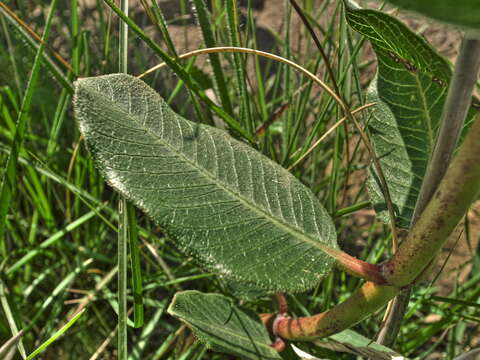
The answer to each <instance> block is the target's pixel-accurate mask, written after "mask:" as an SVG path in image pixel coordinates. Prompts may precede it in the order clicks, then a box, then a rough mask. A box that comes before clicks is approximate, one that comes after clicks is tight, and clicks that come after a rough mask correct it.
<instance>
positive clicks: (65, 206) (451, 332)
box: [0, 0, 480, 359]
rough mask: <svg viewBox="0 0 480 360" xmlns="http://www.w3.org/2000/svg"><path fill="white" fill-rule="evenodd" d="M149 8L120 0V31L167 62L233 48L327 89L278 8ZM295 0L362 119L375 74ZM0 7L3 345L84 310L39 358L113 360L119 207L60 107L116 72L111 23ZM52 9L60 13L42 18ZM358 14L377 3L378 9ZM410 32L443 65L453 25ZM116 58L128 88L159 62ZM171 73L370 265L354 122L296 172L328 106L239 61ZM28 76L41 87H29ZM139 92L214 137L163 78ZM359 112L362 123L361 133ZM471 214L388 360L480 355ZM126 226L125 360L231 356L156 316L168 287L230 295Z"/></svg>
mask: <svg viewBox="0 0 480 360" xmlns="http://www.w3.org/2000/svg"><path fill="white" fill-rule="evenodd" d="M156 3H157V2H156V1H153V0H139V1H131V9H130V17H131V18H132V19H133V20H134V21H135V23H136V24H138V26H139V27H140V28H141V29H143V31H144V32H145V34H146V36H147V37H148V39H150V40H152V41H153V42H155V43H157V44H159V45H160V46H161V48H162V49H164V50H165V51H167V52H168V53H169V54H170V55H172V56H174V55H177V54H181V53H184V52H185V51H187V50H194V49H197V48H201V47H205V44H206V45H207V46H209V47H211V46H223V45H224V46H228V45H235V46H238V45H241V46H244V47H250V48H255V49H260V50H265V51H270V52H272V53H275V54H278V55H281V56H283V57H285V58H288V59H291V60H293V61H295V62H297V63H298V64H301V65H302V66H304V67H306V68H308V69H309V70H310V71H312V72H314V73H317V74H319V75H320V76H321V77H322V78H323V79H324V80H325V81H326V82H327V83H331V82H330V80H329V77H328V75H327V73H326V71H325V69H326V67H325V63H324V61H323V60H322V57H320V56H319V53H318V50H317V49H316V47H315V44H314V42H313V40H312V37H311V36H310V34H309V33H308V31H307V29H306V28H305V27H304V26H303V25H302V23H301V21H300V19H299V17H298V16H297V14H296V13H295V12H294V11H293V10H292V8H291V7H290V5H289V2H288V1H273V0H265V1H259V0H258V1H254V0H248V1H241V2H240V5H241V6H240V7H239V8H238V17H236V18H232V17H228V16H227V13H226V11H227V10H228V9H227V8H226V7H224V4H223V1H221V0H212V1H208V3H209V5H210V7H209V11H210V12H211V15H212V16H211V17H209V18H207V17H204V16H203V15H202V10H203V9H202V8H198V4H199V2H197V1H193V2H191V1H187V0H178V1H160V2H159V4H160V7H158V6H157V5H156ZM299 3H300V5H301V6H302V7H303V9H304V14H305V16H306V17H307V18H308V19H309V21H310V22H311V24H312V25H313V26H314V29H315V31H316V33H317V34H318V36H319V39H320V41H321V42H322V46H323V48H324V50H325V52H326V55H327V58H328V59H329V62H330V63H331V64H332V67H333V72H334V75H335V77H336V79H337V81H338V83H339V88H340V91H341V94H342V96H343V98H344V99H345V100H346V102H347V104H348V105H349V106H350V107H351V109H355V108H357V107H359V106H362V105H364V104H365V97H364V94H365V88H366V85H368V82H369V81H370V80H371V78H372V77H373V75H374V63H373V62H374V57H373V55H372V53H371V51H370V50H369V48H368V47H365V46H366V45H367V44H366V42H365V41H364V40H363V39H362V38H361V37H359V36H358V35H357V34H356V33H354V32H353V31H352V30H351V29H349V28H348V27H347V24H346V23H345V20H344V17H343V14H342V11H343V10H342V6H341V2H339V1H333V0H324V1H315V0H304V1H299ZM0 5H1V7H0V26H1V28H2V31H0V47H1V48H0V49H1V50H0V69H1V70H0V86H1V87H0V164H2V169H6V166H7V157H8V154H9V153H10V152H11V151H12V149H15V146H14V145H13V144H14V141H13V139H14V134H15V129H16V123H17V119H18V118H22V119H23V121H24V122H25V124H26V127H25V129H24V132H23V136H24V141H23V143H21V147H20V148H19V149H18V151H19V156H18V164H16V166H15V177H14V181H15V191H14V193H13V195H12V196H11V200H10V201H9V200H8V196H5V194H2V199H0V202H1V206H0V208H1V209H3V208H5V207H6V210H8V212H7V213H6V217H4V218H3V219H1V218H0V221H2V222H3V221H4V223H5V227H4V229H3V231H2V233H1V234H0V236H1V238H0V304H1V307H2V312H0V344H2V343H3V342H5V341H6V340H8V339H9V338H10V337H11V336H12V333H15V332H16V329H23V330H24V336H23V340H22V343H21V346H20V348H21V349H22V348H24V349H25V350H24V351H25V353H26V354H29V353H31V352H32V351H33V350H34V349H36V348H37V347H38V346H39V345H40V344H41V343H43V342H44V341H45V340H47V339H49V338H50V337H51V336H52V335H53V334H55V332H56V331H57V330H58V329H59V328H61V327H62V326H63V325H65V324H66V323H67V322H68V320H69V319H71V318H72V316H74V314H76V313H77V312H78V311H79V310H81V309H83V308H86V312H85V313H84V314H83V315H82V316H81V317H80V319H79V320H78V321H77V322H76V324H75V325H74V326H73V327H72V328H70V329H69V331H68V332H67V333H66V335H64V336H63V337H62V338H60V339H59V340H58V341H56V342H54V343H52V344H51V345H50V346H49V347H48V348H47V349H46V351H45V352H44V353H43V354H42V355H41V356H42V357H43V358H45V359H49V358H52V359H58V358H61V359H114V358H116V356H117V354H116V351H117V350H116V346H117V345H116V344H117V341H116V332H117V315H116V312H117V309H118V304H117V298H116V292H117V281H116V278H117V274H118V266H117V259H116V255H117V237H118V235H117V232H118V223H119V217H118V212H117V204H118V203H119V199H118V196H117V195H116V193H114V192H113V191H111V189H109V188H108V186H106V185H105V183H104V182H103V180H102V179H101V178H100V176H99V174H98V173H97V172H96V171H95V168H94V166H93V163H92V160H91V158H90V156H89V155H88V153H87V152H86V150H85V148H84V146H83V144H82V140H81V139H80V137H79V133H78V130H77V128H76V125H75V119H74V118H73V114H72V109H71V96H72V82H73V81H74V79H75V78H76V77H78V76H81V77H85V76H94V75H100V74H107V73H114V72H118V68H119V65H118V52H119V48H118V47H119V45H118V44H119V39H118V38H119V35H118V22H119V20H118V18H117V16H116V15H115V14H114V13H113V12H112V11H111V10H110V8H109V7H108V6H106V5H105V4H104V3H103V2H102V1H100V0H97V1H95V0H90V1H88V0H85V1H81V0H80V1H77V0H70V1H55V0H53V1H46V0H28V1H14V0H6V1H2V3H0ZM52 5H56V8H54V10H53V11H52V12H51V13H50V16H48V14H49V12H50V10H51V9H52ZM280 5H281V6H280ZM365 5H366V6H371V7H378V6H379V3H367V4H365ZM8 9H10V10H12V11H14V14H15V16H14V14H12V13H10V12H9V10H8ZM146 9H147V10H146ZM233 11H235V9H233ZM205 21H206V22H205ZM408 23H409V24H410V25H413V26H415V27H416V28H417V29H418V30H419V31H421V32H422V33H424V34H427V35H429V36H430V38H431V39H433V40H435V39H436V37H440V41H439V40H438V39H437V42H438V43H441V44H443V45H442V46H444V48H443V49H442V48H441V49H440V50H444V53H445V55H449V56H452V55H454V54H455V48H456V46H458V42H457V38H458V37H457V36H458V35H457V31H456V30H455V29H453V28H447V29H446V30H445V29H443V30H442V31H438V29H437V28H436V26H437V25H435V26H433V27H432V26H431V24H429V23H425V22H422V23H420V24H419V23H418V22H417V20H415V19H413V20H412V17H411V16H410V15H409V16H408ZM48 24H50V25H51V29H50V33H49V34H48V36H46V38H45V42H46V44H47V45H46V46H45V50H44V55H43V56H40V57H39V56H36V55H35V54H36V53H37V52H38V48H39V46H40V44H41V41H40V40H39V39H38V38H37V37H36V36H35V34H38V35H39V36H42V34H43V33H44V32H45V29H46V28H48ZM432 29H434V30H432ZM442 37H443V38H442ZM445 44H448V45H449V46H445ZM128 55H129V56H128V72H129V73H130V74H134V75H138V74H140V73H142V72H144V71H145V70H147V69H149V68H150V67H151V66H153V65H155V64H157V63H158V62H160V60H159V59H158V57H157V56H156V54H155V52H154V51H152V49H150V48H149V46H147V45H146V43H145V42H144V41H142V40H140V39H138V38H137V37H136V36H134V35H133V34H132V35H131V36H130V38H129V46H128ZM62 59H64V60H62ZM178 64H180V65H181V66H182V67H183V68H184V69H185V70H186V71H187V72H188V74H189V75H190V76H191V77H192V78H193V79H194V80H195V81H196V82H197V83H198V84H200V86H201V92H203V93H204V94H205V95H206V96H208V97H209V98H210V99H211V100H213V101H214V102H215V103H217V104H221V105H222V108H223V109H224V111H225V112H226V113H227V114H230V115H231V116H233V117H234V118H235V119H237V120H238V121H239V122H240V123H241V125H242V126H243V128H245V129H247V131H248V135H249V136H251V137H252V138H253V139H255V140H256V142H257V143H258V149H259V151H261V152H262V153H264V154H265V155H267V156H269V157H271V158H272V159H274V160H275V161H277V162H279V163H280V164H282V165H283V166H284V167H286V168H290V167H292V166H293V168H292V172H293V174H294V175H295V176H297V177H298V178H299V179H301V180H302V181H303V182H304V183H305V184H307V185H308V186H309V187H310V188H311V189H312V190H313V191H314V192H315V193H316V194H317V195H318V197H319V198H320V199H321V201H322V203H323V204H324V205H325V207H326V208H327V210H328V211H329V212H330V213H331V214H332V215H333V216H334V217H335V220H336V227H337V230H338V232H339V242H340V245H341V247H342V248H344V249H346V251H348V252H349V253H351V254H355V255H356V256H358V257H360V258H361V259H363V260H367V261H369V262H373V263H376V262H380V261H381V260H382V259H384V258H386V257H387V256H388V255H389V254H390V252H391V239H390V238H389V236H388V234H389V228H388V227H387V226H385V225H384V224H383V223H380V222H378V221H376V220H375V218H374V216H373V211H372V210H371V207H370V204H369V202H368V197H367V194H366V189H365V183H364V179H365V175H366V174H365V172H366V171H365V169H366V168H367V166H368V165H369V160H368V154H367V152H366V149H365V148H364V147H363V146H362V145H361V144H360V141H359V136H358V133H357V132H356V130H355V128H354V126H353V125H351V124H347V125H345V126H339V127H338V128H337V129H336V130H335V131H334V132H332V134H331V135H330V136H328V137H326V138H325V139H324V140H323V141H322V142H320V143H319V145H318V146H316V147H315V149H314V150H313V151H312V152H311V153H310V154H309V156H308V157H307V158H306V159H305V160H304V161H302V162H300V163H296V161H297V160H298V159H299V157H300V156H301V155H302V154H305V153H306V152H307V151H309V150H310V149H311V148H312V146H313V144H314V142H315V140H317V139H318V138H320V136H321V135H322V134H324V133H325V132H326V130H328V129H329V128H330V127H331V126H332V125H333V124H335V123H336V122H337V121H338V120H339V119H340V118H341V117H342V114H341V112H340V111H339V110H338V108H337V107H336V106H334V103H333V101H332V100H331V98H330V97H329V96H328V95H326V94H325V93H324V92H323V91H320V90H319V89H318V87H316V86H315V85H313V84H312V83H311V82H310V80H308V79H306V78H305V77H302V76H301V75H299V74H297V73H295V72H293V70H291V68H289V67H287V66H285V65H281V64H278V63H274V62H272V61H269V60H266V59H263V58H257V57H255V56H252V55H231V54H230V55H220V56H213V57H210V58H208V57H206V56H203V57H199V58H198V59H195V58H193V59H188V60H183V61H178ZM35 68H37V69H38V70H39V73H38V81H30V82H29V78H30V74H31V73H32V69H35ZM212 74H215V75H216V76H215V77H214V76H213V75H212ZM222 75H223V82H222V80H221V77H222ZM145 81H146V82H147V83H148V84H149V85H151V86H152V87H154V88H156V89H157V90H158V91H159V93H160V94H162V95H163V96H164V97H165V99H167V100H168V102H169V103H170V104H171V105H172V107H173V108H174V109H175V110H176V111H177V112H178V113H180V114H182V115H184V116H185V117H186V118H188V119H191V120H195V121H200V122H205V123H211V124H215V125H217V126H220V127H222V126H224V123H223V122H222V121H221V119H220V118H219V117H218V116H217V115H215V113H214V111H213V109H212V107H211V106H208V105H205V103H203V102H199V101H198V99H197V98H196V97H195V95H192V93H191V92H190V91H189V90H187V88H186V87H185V86H184V83H183V82H182V81H181V80H179V78H178V77H177V76H176V75H175V74H174V73H173V72H172V71H171V70H169V69H168V68H163V69H161V70H159V71H156V72H155V73H153V74H151V75H149V76H148V77H146V78H145ZM26 100H27V102H28V101H30V100H31V106H30V109H29V111H27V112H25V113H24V114H19V112H20V109H21V107H22V102H25V101H26ZM366 114H367V113H366V112H365V116H364V117H363V121H364V122H366V121H368V116H367V115H366ZM17 132H18V130H17ZM6 171H7V170H5V171H4V172H2V177H3V176H5V174H6ZM1 215H2V214H1V213H0V216H1ZM477 218H478V217H477V216H476V215H475V214H473V215H472V217H470V218H469V220H467V221H466V222H465V225H464V228H463V231H462V232H463V237H460V234H457V236H456V237H455V239H453V245H452V248H451V249H450V250H452V249H453V248H454V245H456V244H457V240H458V239H460V240H459V242H460V243H462V242H463V243H464V245H463V248H464V249H467V250H466V251H464V253H462V254H463V255H462V256H461V257H459V258H458V260H457V261H456V262H455V263H454V264H455V266H456V268H455V269H454V271H453V272H451V274H454V275H453V277H452V276H450V277H448V278H447V280H444V281H443V282H435V280H436V279H437V275H438V274H439V273H440V271H441V270H442V269H441V268H440V267H439V268H436V269H434V274H433V276H432V277H431V280H430V281H428V282H425V283H423V284H420V285H418V286H417V288H416V289H415V292H414V294H415V295H414V296H413V298H412V302H411V304H410V307H409V310H408V312H407V316H406V318H405V322H404V326H403V327H402V330H401V333H400V335H399V338H398V340H397V347H396V350H398V351H399V352H400V353H402V354H405V355H406V356H409V357H412V358H413V357H418V358H422V359H423V358H432V359H433V358H437V357H441V358H446V359H452V358H454V356H455V355H457V354H458V353H461V352H463V351H465V350H468V349H470V348H471V347H475V346H478V345H479V343H480V338H479V337H478V333H479V330H480V329H479V321H480V307H479V305H478V298H479V293H480V288H479V287H478V286H477V284H478V280H479V277H480V272H479V271H478V270H479V267H480V252H479V251H478V248H477V249H476V248H475V247H476V244H477V242H478V232H475V231H473V230H472V226H476V223H477ZM137 224H138V231H139V240H140V264H141V272H142V276H143V303H144V312H145V316H144V318H145V324H144V326H143V327H140V328H133V327H130V328H129V333H128V344H129V357H130V358H131V359H227V358H229V357H228V356H226V355H221V354H216V353H212V352H209V351H208V350H207V349H206V348H205V347H204V346H203V345H201V344H199V343H197V342H196V341H195V339H194V338H193V337H192V335H191V333H190V332H189V330H188V329H186V328H185V326H183V325H181V324H180V323H179V322H178V321H176V320H174V319H173V318H171V317H170V316H168V315H167V314H166V313H165V310H166V307H167V305H168V303H169V302H170V300H171V298H172V296H173V294H174V293H175V292H176V291H178V290H180V289H197V290H201V291H204V292H226V293H233V289H231V288H229V286H228V284H226V283H225V282H223V281H222V280H221V279H218V278H216V277H215V276H214V274H210V273H207V272H205V271H203V270H202V269H201V268H199V267H198V266H197V265H196V264H195V263H194V262H193V261H192V260H191V259H189V258H187V257H185V256H183V255H181V254H180V253H179V252H178V251H177V250H176V249H175V248H174V247H173V246H172V244H171V243H170V242H169V241H168V240H166V239H165V238H164V237H163V235H162V233H161V231H160V229H158V228H157V227H156V226H155V225H154V224H152V223H151V222H150V220H149V219H148V218H146V217H145V216H144V215H143V214H141V213H138V214H137ZM472 224H473V225H472ZM471 234H472V236H471ZM450 269H451V267H450ZM360 283H361V280H359V279H356V278H352V277H349V276H347V275H346V274H344V273H341V272H338V271H335V272H333V273H331V274H330V275H328V276H327V277H326V278H325V279H324V280H323V281H322V283H321V284H320V285H319V286H318V288H316V289H314V290H313V291H310V292H307V293H302V294H294V295H291V294H289V295H288V300H289V304H290V309H289V310H290V311H291V312H292V314H296V315H309V314H312V313H318V312H320V311H322V310H324V309H327V308H329V307H330V306H331V305H332V304H335V303H337V302H339V301H341V300H344V299H345V298H347V297H348V296H349V295H350V294H351V293H352V292H353V291H354V290H355V289H356V288H358V286H359V285H360ZM131 288H132V287H131V286H130V284H129V289H130V290H129V292H128V293H127V295H128V300H129V305H132V304H133V295H132V292H131ZM439 289H440V290H441V293H440V294H441V296H438V294H439V293H438V290H439ZM249 306H250V307H251V308H252V309H254V310H255V311H258V312H262V311H270V310H271V309H272V301H271V299H269V298H264V299H260V300H257V301H255V302H254V303H252V304H249ZM382 315H383V314H381V313H380V314H377V315H376V316H373V317H371V318H370V319H369V320H368V321H365V322H363V323H361V324H359V325H358V326H357V327H356V330H357V331H358V332H360V333H362V334H364V335H366V336H368V337H370V338H375V335H376V334H377V332H378V330H379V326H380V324H381V320H382ZM302 348H303V349H305V350H306V351H308V352H310V353H312V354H316V355H317V356H320V357H330V358H340V357H341V356H343V357H344V358H345V359H348V358H355V357H354V356H353V355H338V354H335V353H333V352H330V351H328V350H325V349H320V348H319V347H316V346H315V345H314V344H302ZM292 358H294V357H293V356H292Z"/></svg>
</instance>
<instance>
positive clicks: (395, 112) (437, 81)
mask: <svg viewBox="0 0 480 360" xmlns="http://www.w3.org/2000/svg"><path fill="white" fill-rule="evenodd" d="M346 14H347V20H348V23H349V24H350V26H351V27H352V28H353V29H354V30H356V31H358V32H359V33H361V34H362V35H364V36H365V37H366V38H367V39H368V40H369V41H370V42H371V43H372V45H373V48H374V50H375V53H376V55H377V60H378V73H377V77H376V78H375V79H374V80H373V82H372V84H371V85H370V87H369V90H368V94H367V101H368V102H374V103H375V104H376V105H375V107H374V109H373V111H372V117H371V119H370V120H369V123H368V129H369V131H370V135H371V139H372V142H373V145H374V149H375V152H376V154H377V156H378V157H379V158H380V163H381V166H382V169H383V171H384V173H385V177H386V180H387V183H388V186H389V190H390V194H391V198H392V202H393V204H394V207H395V212H396V216H397V219H396V221H397V225H398V226H400V227H404V228H408V227H409V226H410V223H411V220H412V216H413V212H414V208H415V204H416V201H417V198H418V194H419V191H420V187H421V185H422V181H423V177H424V175H425V171H426V167H427V163H428V161H429V158H430V156H431V154H432V151H433V147H434V144H435V141H436V136H437V130H438V127H439V120H440V116H441V113H442V110H443V104H444V102H445V100H446V95H447V88H448V84H449V82H450V79H451V75H452V72H451V69H450V66H449V64H448V62H447V61H446V60H445V59H444V58H443V57H442V56H440V55H439V54H438V53H437V52H436V51H435V49H433V48H432V47H431V45H430V44H429V43H428V42H426V41H425V40H424V39H423V38H422V37H420V36H418V35H416V34H415V33H413V32H412V31H411V30H410V29H408V28H407V27H406V26H405V25H404V24H403V23H401V22H400V21H398V20H397V19H395V18H394V17H392V16H389V15H387V14H384V13H381V12H379V11H375V10H367V9H359V8H354V7H350V6H347V11H346ZM473 116H474V111H473V110H472V109H471V111H470V113H469V115H468V117H467V119H468V122H470V121H471V120H472V119H473ZM369 193H370V197H371V199H372V202H373V204H374V207H375V209H376V211H377V213H378V214H379V215H380V217H381V218H382V219H383V220H385V221H386V220H388V213H387V211H386V204H385V200H384V196H383V193H382V191H381V190H380V186H379V181H378V179H377V177H376V174H375V173H374V171H373V170H372V172H371V178H370V181H369Z"/></svg>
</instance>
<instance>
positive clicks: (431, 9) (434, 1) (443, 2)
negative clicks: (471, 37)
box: [387, 0, 480, 29]
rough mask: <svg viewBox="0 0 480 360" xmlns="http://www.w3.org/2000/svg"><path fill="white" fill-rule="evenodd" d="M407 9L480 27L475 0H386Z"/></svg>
mask: <svg viewBox="0 0 480 360" xmlns="http://www.w3.org/2000/svg"><path fill="white" fill-rule="evenodd" d="M387 1H388V2H390V3H392V4H394V5H397V6H400V7H402V8H404V9H407V10H413V11H416V12H419V13H421V14H423V15H426V16H430V17H432V18H434V19H437V20H441V21H445V22H449V23H452V24H456V25H460V26H467V27H471V28H476V29H480V3H479V2H478V1H477V0H387Z"/></svg>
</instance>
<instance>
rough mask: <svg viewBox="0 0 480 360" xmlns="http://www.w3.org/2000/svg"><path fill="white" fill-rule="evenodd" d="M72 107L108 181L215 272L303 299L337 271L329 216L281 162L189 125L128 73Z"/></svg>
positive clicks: (80, 89)
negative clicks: (301, 295) (295, 293)
mask: <svg viewBox="0 0 480 360" xmlns="http://www.w3.org/2000/svg"><path fill="white" fill-rule="evenodd" d="M74 106H75V112H76V117H77V119H78V121H79V126H80V130H81V132H82V134H83V136H84V137H85V140H86V143H87V146H88V148H89V149H90V151H91V152H92V155H93V158H94V160H95V163H96V165H97V167H98V168H99V170H100V171H101V173H102V174H103V176H104V177H105V178H106V180H107V181H108V183H109V184H110V185H111V186H113V187H114V188H115V189H116V190H118V191H119V192H120V193H121V194H122V195H124V196H126V197H127V198H128V199H129V200H130V201H132V202H133V203H134V204H136V205H137V206H138V207H139V208H141V209H142V210H143V211H144V212H145V213H147V214H148V215H149V216H150V217H151V218H152V219H154V220H155V221H156V222H157V223H158V224H159V225H160V226H161V227H162V230H163V231H164V232H165V233H166V234H167V235H168V236H169V237H170V238H172V239H173V240H174V241H175V242H176V244H177V246H178V247H179V248H180V249H181V250H183V251H184V252H185V253H186V254H188V255H191V256H194V257H195V258H196V259H197V260H198V261H199V262H201V263H202V264H203V265H204V266H205V267H206V268H207V269H209V270H210V271H213V272H215V273H217V274H219V275H221V276H223V277H226V278H230V279H236V280H240V281H244V282H246V283H253V284H255V285H256V286H258V287H261V288H263V289H267V290H271V291H279V290H283V291H300V290H305V289H307V288H311V287H313V286H315V285H316V284H317V283H318V281H319V280H320V279H321V278H322V277H323V276H324V275H325V274H326V273H327V272H328V271H329V270H330V269H331V267H332V265H333V263H334V259H333V258H332V257H331V256H329V255H327V254H326V251H331V250H332V249H334V248H336V247H337V244H336V233H335V228H334V226H333V223H332V220H331V218H330V217H329V215H328V214H327V212H326V211H325V209H324V208H323V207H322V205H321V204H320V202H319V201H318V199H317V198H316V197H315V195H314V194H313V193H312V192H311V191H310V190H309V189H308V188H307V187H305V186H304V185H303V184H301V183H300V182H299V181H298V180H297V179H296V178H295V177H294V176H293V175H291V174H290V173H289V172H288V171H286V170H285V169H284V168H282V167H281V166H279V165H278V164H276V163H274V162H273V161H271V160H270V159H268V158H266V157H265V156H263V155H261V154H260V153H259V152H257V151H255V150H254V149H252V148H251V147H249V146H248V145H246V144H244V143H242V142H239V141H237V140H235V139H233V138H232V137H230V136H229V135H228V134H227V133H226V132H224V131H222V130H220V129H216V128H213V127H210V126H207V125H204V124H198V123H193V122H190V121H187V120H185V119H183V118H182V117H180V116H179V115H177V114H176V113H174V112H173V111H172V110H171V109H170V108H169V107H168V106H167V105H166V103H165V102H164V101H163V99H161V98H160V96H159V95H158V94H157V93H156V92H155V91H154V90H153V89H151V88H149V87H148V86H147V85H146V84H145V83H144V82H142V81H141V80H138V79H136V78H134V77H131V76H128V75H123V74H116V75H107V76H100V77H95V78H85V79H80V80H79V81H78V82H77V83H76V92H75V101H74ZM334 251H338V250H334Z"/></svg>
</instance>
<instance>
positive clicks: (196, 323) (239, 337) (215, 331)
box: [168, 290, 281, 360]
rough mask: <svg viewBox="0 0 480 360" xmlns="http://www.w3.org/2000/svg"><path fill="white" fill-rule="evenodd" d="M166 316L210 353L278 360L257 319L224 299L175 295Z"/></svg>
mask: <svg viewBox="0 0 480 360" xmlns="http://www.w3.org/2000/svg"><path fill="white" fill-rule="evenodd" d="M168 313H169V314H170V315H173V316H175V317H176V318H179V319H180V320H182V321H183V322H185V323H186V324H187V325H188V326H189V327H190V328H192V330H193V331H194V333H195V335H196V336H197V337H198V338H199V340H200V341H202V342H204V343H206V344H207V346H209V347H211V348H212V349H213V350H216V351H220V352H226V353H230V354H234V355H237V356H240V357H241V358H242V359H253V360H258V359H262V360H264V359H265V360H266V359H281V357H280V355H278V353H277V352H276V351H275V350H274V349H273V348H272V347H271V346H270V344H271V342H272V341H271V340H270V337H269V335H268V332H267V329H266V328H265V326H264V325H263V324H262V323H261V322H260V319H259V318H258V316H257V315H256V314H255V313H253V312H250V311H248V310H246V309H242V308H239V307H237V306H235V305H234V304H233V302H232V299H230V298H228V297H226V296H223V295H220V294H204V293H201V292H199V291H194V290H191V291H183V292H180V293H177V294H176V295H175V297H174V298H173V300H172V303H171V304H170V306H169V308H168Z"/></svg>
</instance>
